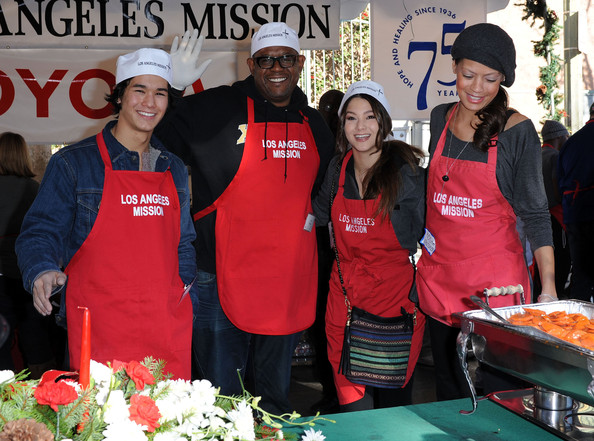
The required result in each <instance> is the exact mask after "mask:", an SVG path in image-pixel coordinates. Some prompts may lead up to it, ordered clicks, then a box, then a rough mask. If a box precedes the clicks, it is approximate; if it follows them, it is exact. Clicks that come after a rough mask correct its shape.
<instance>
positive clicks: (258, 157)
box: [194, 98, 320, 335]
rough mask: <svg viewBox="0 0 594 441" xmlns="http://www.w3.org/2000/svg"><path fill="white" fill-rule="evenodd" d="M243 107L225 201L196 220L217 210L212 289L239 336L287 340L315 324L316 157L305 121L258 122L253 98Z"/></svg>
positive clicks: (204, 212)
mask: <svg viewBox="0 0 594 441" xmlns="http://www.w3.org/2000/svg"><path fill="white" fill-rule="evenodd" d="M247 108H248V127H247V134H246V140H245V145H244V148H243V156H242V159H241V164H240V166H239V169H238V170H237V173H236V175H235V176H234V178H233V180H232V181H231V183H230V184H229V186H228V187H227V188H226V189H225V191H224V192H223V194H222V195H221V196H220V197H219V198H218V199H217V200H216V201H215V202H214V203H213V204H212V205H211V206H209V207H207V208H205V209H204V210H202V211H200V212H199V213H197V214H195V215H194V220H197V219H199V218H200V217H203V216H205V215H206V214H208V213H210V212H212V211H213V210H215V209H216V211H217V212H216V227H215V229H216V267H217V287H218V291H219V298H220V301H221V306H222V307H223V310H224V311H225V314H226V315H227V317H228V318H229V320H231V322H232V323H233V324H234V325H235V326H237V327H238V328H239V329H241V330H243V331H245V332H250V333H254V334H265V335H287V334H292V333H295V332H298V331H302V330H304V329H306V328H308V327H309V326H311V324H312V323H313V321H314V319H315V309H316V308H315V304H316V293H317V286H318V266H317V258H316V255H317V254H316V246H317V244H316V233H315V227H314V225H313V216H312V215H311V213H312V208H311V189H312V187H313V183H314V181H315V178H316V175H317V173H318V168H319V165H320V158H319V155H318V151H317V148H316V145H315V141H314V137H313V134H312V132H311V129H310V127H309V124H308V122H307V119H306V118H305V116H303V118H304V120H303V122H302V123H284V122H267V123H264V122H262V123H256V122H254V103H253V100H252V99H251V98H248V102H247ZM264 142H266V146H264V145H263V144H264ZM265 149H266V159H264V150H265ZM285 166H286V167H287V168H286V177H285ZM308 220H309V221H310V222H309V223H308V222H307V221H308ZM306 223H307V224H308V226H307V227H306Z"/></svg>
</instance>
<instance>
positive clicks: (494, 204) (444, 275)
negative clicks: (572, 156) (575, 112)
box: [417, 23, 557, 400]
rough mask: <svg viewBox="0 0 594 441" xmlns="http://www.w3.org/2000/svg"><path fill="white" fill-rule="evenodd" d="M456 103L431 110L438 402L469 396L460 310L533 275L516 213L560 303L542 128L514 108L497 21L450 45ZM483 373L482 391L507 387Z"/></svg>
mask: <svg viewBox="0 0 594 441" xmlns="http://www.w3.org/2000/svg"><path fill="white" fill-rule="evenodd" d="M452 58H453V62H452V68H453V71H454V74H455V75H456V89H457V92H458V96H459V102H458V103H450V104H443V105H439V106H437V107H436V108H434V109H433V111H432V112H431V124H430V125H431V128H430V129H431V141H430V145H429V152H430V155H431V158H430V164H429V171H428V178H427V214H426V232H425V236H424V237H423V240H422V244H423V246H424V249H423V254H422V257H421V259H420V261H419V265H418V270H419V272H418V282H417V283H418V291H419V301H420V306H421V309H422V310H423V312H425V314H427V315H428V316H430V317H431V319H430V320H429V329H430V335H431V346H432V350H433V358H434V362H435V371H436V375H437V379H436V380H437V381H436V384H437V398H438V399H439V400H446V399H455V398H461V397H464V396H468V395H469V389H468V384H467V382H466V380H465V378H464V376H463V374H462V370H461V368H460V364H459V361H458V357H457V354H456V343H455V342H456V337H457V334H458V333H459V329H458V327H457V326H458V325H459V324H458V323H456V318H455V317H453V316H452V314H453V313H455V312H463V311H466V310H469V309H474V308H475V306H474V305H473V304H472V303H471V302H470V301H469V299H468V298H469V297H470V296H471V295H478V296H480V297H483V290H484V289H485V288H492V287H502V286H509V285H518V284H521V285H522V286H523V288H524V292H525V297H526V302H527V303H529V302H530V301H531V292H530V279H529V274H528V269H527V266H526V263H525V259H524V252H523V248H522V244H521V242H520V239H519V235H518V232H517V230H516V225H517V218H516V216H517V217H520V218H521V220H522V221H523V224H524V228H525V232H526V234H527V236H528V240H529V241H530V244H531V246H532V247H533V250H534V256H535V258H536V261H537V264H538V267H539V270H540V276H541V283H542V293H541V294H540V297H539V301H553V300H557V295H556V291H555V277H554V263H553V262H554V260H553V248H552V236H551V226H550V219H549V216H548V211H547V199H546V196H545V192H544V185H543V179H542V170H541V152H540V141H539V138H538V134H537V132H536V130H535V128H534V125H533V124H532V122H531V121H530V120H529V119H528V118H527V117H526V116H524V115H521V114H519V113H517V112H516V111H514V110H513V109H510V108H509V107H508V96H507V92H506V91H505V89H504V88H503V87H502V86H506V87H509V86H511V85H512V84H513V82H514V79H515V67H516V62H515V60H516V51H515V48H514V44H513V41H512V39H511V38H510V37H509V35H508V34H507V33H506V32H505V31H503V29H501V28H500V27H498V26H496V25H493V24H488V23H480V24H477V25H473V26H470V27H468V28H466V29H465V30H464V31H463V32H462V33H460V35H459V36H458V38H457V39H456V40H455V42H454V44H453V46H452ZM520 301H521V296H520V295H519V294H512V295H501V296H498V297H490V298H489V303H490V304H491V306H493V307H501V306H511V305H514V304H519V303H520ZM486 370H487V369H485V370H481V375H482V376H483V377H482V380H483V387H484V389H483V392H484V393H488V392H491V391H493V390H504V389H509V388H510V386H511V387H513V386H514V385H513V384H510V383H509V382H507V381H506V379H504V380H502V381H499V380H501V375H499V374H498V373H497V372H494V374H495V375H491V374H489V373H488V372H486Z"/></svg>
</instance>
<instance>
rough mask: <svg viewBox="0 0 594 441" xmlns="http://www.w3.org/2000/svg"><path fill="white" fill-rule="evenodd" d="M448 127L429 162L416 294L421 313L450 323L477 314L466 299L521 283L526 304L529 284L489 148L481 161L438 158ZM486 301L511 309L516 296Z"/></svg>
mask: <svg viewBox="0 0 594 441" xmlns="http://www.w3.org/2000/svg"><path fill="white" fill-rule="evenodd" d="M456 107H457V105H456ZM456 107H454V110H453V111H452V114H451V115H453V114H454V112H456ZM451 115H450V119H451ZM449 123H450V120H449V119H448V122H447V123H446V125H445V127H444V129H443V132H442V133H441V137H440V138H439V142H438V143H437V147H436V149H435V153H434V154H433V158H432V160H431V163H430V165H429V175H428V181H427V215H426V225H425V226H426V231H425V237H424V238H423V245H424V247H425V249H424V250H423V254H422V256H421V259H420V261H419V264H418V278H417V289H418V292H419V301H420V306H421V309H422V310H423V312H424V313H425V314H427V315H429V316H431V317H433V318H435V319H437V320H440V321H442V322H444V323H446V324H449V325H452V324H456V323H457V320H456V319H455V318H453V317H452V313H454V312H463V311H468V310H470V309H476V306H475V305H474V303H472V302H471V301H470V299H469V297H470V296H471V295H473V294H474V295H477V296H479V297H482V298H484V296H483V290H484V289H485V288H492V287H500V286H508V285H517V284H519V283H520V284H522V286H523V287H524V291H525V293H526V294H525V297H526V298H527V299H529V298H530V282H529V278H528V270H527V267H526V261H525V259H524V252H523V249H522V245H521V243H520V239H519V236H518V232H517V230H516V215H515V213H514V211H513V209H512V207H511V205H510V204H509V203H508V202H507V200H506V199H505V197H503V195H502V194H501V190H500V189H499V186H498V185H497V178H496V174H495V172H496V164H497V147H496V145H495V146H494V147H491V148H489V154H488V162H487V163H482V162H474V161H466V160H461V159H458V160H456V161H455V162H454V163H453V164H452V161H454V159H453V158H448V157H446V156H443V155H442V153H443V148H444V145H445V139H446V133H447V129H448V125H449ZM496 140H497V137H494V138H493V139H492V141H496ZM447 170H449V173H448V176H449V180H448V181H447V182H445V181H443V180H442V176H444V175H445V174H446V171H447ZM432 241H434V245H431V243H432ZM431 251H433V253H432V254H431ZM489 303H490V304H491V306H493V307H502V306H511V305H517V304H519V303H520V297H519V295H506V296H498V297H489Z"/></svg>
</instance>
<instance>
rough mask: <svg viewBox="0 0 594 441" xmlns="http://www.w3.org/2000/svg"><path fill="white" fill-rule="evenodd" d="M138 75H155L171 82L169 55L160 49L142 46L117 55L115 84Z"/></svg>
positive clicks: (171, 73) (171, 72)
mask: <svg viewBox="0 0 594 441" xmlns="http://www.w3.org/2000/svg"><path fill="white" fill-rule="evenodd" d="M138 75H157V76H159V77H161V78H163V79H165V80H166V81H167V82H168V83H169V84H171V81H172V80H173V71H172V70H171V56H170V55H169V54H168V53H167V52H165V51H164V50H162V49H153V48H142V49H138V50H137V51H134V52H130V53H129V54H125V55H122V56H120V57H118V62H117V64H116V84H120V83H121V82H122V81H124V80H127V79H128V78H133V77H137V76H138Z"/></svg>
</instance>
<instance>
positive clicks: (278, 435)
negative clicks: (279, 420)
mask: <svg viewBox="0 0 594 441" xmlns="http://www.w3.org/2000/svg"><path fill="white" fill-rule="evenodd" d="M276 438H277V439H285V435H283V431H282V430H279V431H278V432H276Z"/></svg>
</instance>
